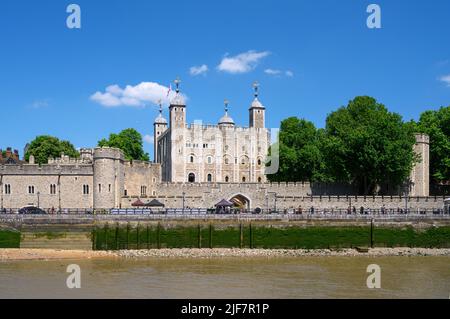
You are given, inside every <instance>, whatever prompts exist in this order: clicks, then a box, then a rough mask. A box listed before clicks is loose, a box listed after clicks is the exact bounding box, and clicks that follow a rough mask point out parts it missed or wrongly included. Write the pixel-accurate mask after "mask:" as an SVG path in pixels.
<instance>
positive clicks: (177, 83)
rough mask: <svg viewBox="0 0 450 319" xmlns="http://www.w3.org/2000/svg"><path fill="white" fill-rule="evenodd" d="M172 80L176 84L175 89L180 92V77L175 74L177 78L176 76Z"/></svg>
mask: <svg viewBox="0 0 450 319" xmlns="http://www.w3.org/2000/svg"><path fill="white" fill-rule="evenodd" d="M173 82H174V83H175V85H176V86H177V89H176V91H177V93H178V92H180V83H181V80H180V77H179V76H177V78H176V79H175V81H173Z"/></svg>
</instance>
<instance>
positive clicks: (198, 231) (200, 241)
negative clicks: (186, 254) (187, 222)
mask: <svg viewBox="0 0 450 319" xmlns="http://www.w3.org/2000/svg"><path fill="white" fill-rule="evenodd" d="M197 234H198V236H197V237H198V248H202V228H201V227H200V224H198V226H197Z"/></svg>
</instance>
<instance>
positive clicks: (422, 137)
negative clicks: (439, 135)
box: [414, 133, 430, 144]
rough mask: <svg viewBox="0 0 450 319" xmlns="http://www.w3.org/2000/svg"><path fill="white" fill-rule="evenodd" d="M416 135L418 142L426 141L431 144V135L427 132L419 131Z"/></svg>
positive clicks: (425, 142)
mask: <svg viewBox="0 0 450 319" xmlns="http://www.w3.org/2000/svg"><path fill="white" fill-rule="evenodd" d="M414 137H415V138H416V144H420V143H424V144H430V136H429V135H428V134H425V133H417V134H414Z"/></svg>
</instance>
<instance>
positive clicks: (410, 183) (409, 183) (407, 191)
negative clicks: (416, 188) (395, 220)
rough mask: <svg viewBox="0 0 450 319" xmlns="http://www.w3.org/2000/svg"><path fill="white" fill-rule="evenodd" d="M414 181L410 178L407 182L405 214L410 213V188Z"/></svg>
mask: <svg viewBox="0 0 450 319" xmlns="http://www.w3.org/2000/svg"><path fill="white" fill-rule="evenodd" d="M411 185H412V182H411V180H409V179H408V181H407V182H406V183H405V214H407V213H408V196H409V188H410V187H411Z"/></svg>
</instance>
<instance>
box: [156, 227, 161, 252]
mask: <svg viewBox="0 0 450 319" xmlns="http://www.w3.org/2000/svg"><path fill="white" fill-rule="evenodd" d="M156 244H157V246H158V249H161V223H158V228H156Z"/></svg>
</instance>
